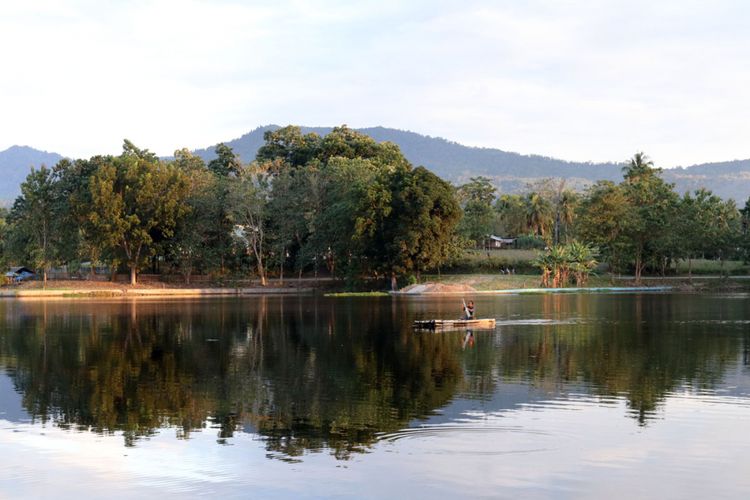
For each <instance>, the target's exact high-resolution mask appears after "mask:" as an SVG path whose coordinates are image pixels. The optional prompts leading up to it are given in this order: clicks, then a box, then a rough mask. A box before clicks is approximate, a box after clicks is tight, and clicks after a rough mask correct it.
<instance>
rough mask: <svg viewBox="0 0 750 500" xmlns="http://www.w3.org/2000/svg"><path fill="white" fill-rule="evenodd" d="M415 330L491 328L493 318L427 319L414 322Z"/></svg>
mask: <svg viewBox="0 0 750 500" xmlns="http://www.w3.org/2000/svg"><path fill="white" fill-rule="evenodd" d="M414 328H415V329H417V330H459V329H471V328H477V329H493V328H495V319H494V318H490V319H427V320H418V321H415V322H414Z"/></svg>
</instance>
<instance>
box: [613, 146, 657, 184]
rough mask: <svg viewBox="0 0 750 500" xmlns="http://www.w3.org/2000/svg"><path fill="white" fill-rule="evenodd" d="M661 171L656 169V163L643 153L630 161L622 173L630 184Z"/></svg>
mask: <svg viewBox="0 0 750 500" xmlns="http://www.w3.org/2000/svg"><path fill="white" fill-rule="evenodd" d="M659 171H661V169H657V168H655V167H654V162H653V161H651V159H650V158H649V157H648V156H647V155H646V153H644V152H642V151H641V152H638V153H636V154H635V155H633V157H632V158H631V159H630V161H629V162H628V163H627V164H626V165H625V166H624V167H622V173H623V175H624V176H625V179H626V180H627V181H628V182H630V181H632V180H635V179H638V178H640V177H645V176H648V175H652V174H654V173H656V172H659Z"/></svg>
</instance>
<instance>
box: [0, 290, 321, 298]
mask: <svg viewBox="0 0 750 500" xmlns="http://www.w3.org/2000/svg"><path fill="white" fill-rule="evenodd" d="M314 290H315V289H314V288H130V289H128V288H61V289H38V288H37V289H25V290H24V289H21V290H0V299H4V298H7V299H33V298H83V299H97V298H139V297H145V298H170V297H180V298H182V297H184V298H195V297H209V296H211V297H218V296H224V297H232V296H234V297H239V296H247V295H305V294H309V293H312V292H314Z"/></svg>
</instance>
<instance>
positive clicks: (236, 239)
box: [2, 127, 461, 284]
mask: <svg viewBox="0 0 750 500" xmlns="http://www.w3.org/2000/svg"><path fill="white" fill-rule="evenodd" d="M265 139H266V143H265V145H264V146H263V147H261V148H260V150H259V152H258V158H257V161H255V162H253V163H251V164H249V165H246V164H243V163H242V162H241V161H240V160H239V158H238V157H237V156H236V155H235V154H234V153H233V152H232V150H231V148H229V147H227V146H226V145H223V144H220V145H219V146H217V148H216V158H215V159H214V160H212V161H211V162H209V163H208V164H205V162H204V161H203V160H202V159H201V158H199V157H197V156H194V155H192V154H191V153H190V152H189V151H187V150H180V151H177V152H176V153H175V158H174V159H173V160H170V161H165V160H161V159H159V158H157V157H156V156H155V155H154V154H152V153H150V152H149V151H148V150H141V149H138V148H137V147H135V146H134V145H133V144H132V143H130V142H129V141H125V144H124V147H123V152H122V154H121V155H119V156H116V157H115V156H95V157H92V158H90V159H88V160H76V161H70V160H61V161H60V162H58V163H57V165H56V166H55V167H54V168H53V169H48V168H46V167H42V168H40V169H39V170H32V172H31V174H30V175H29V176H28V178H27V179H26V181H25V182H24V183H23V185H22V195H21V196H19V197H18V199H17V200H16V202H15V204H14V206H13V208H12V210H11V211H10V214H9V215H8V217H7V220H8V223H9V225H8V227H7V228H6V227H3V228H2V230H3V231H2V233H3V236H4V238H3V244H4V250H5V251H4V257H5V258H6V260H7V261H8V262H15V263H19V264H20V263H23V264H25V265H30V266H33V267H35V268H36V269H39V270H41V271H42V273H43V275H44V276H45V279H46V273H47V271H48V270H49V269H51V268H53V267H57V266H60V265H63V264H65V265H66V266H67V267H68V269H75V268H77V267H80V263H81V262H87V263H89V262H90V263H91V269H92V270H93V269H94V267H95V266H96V265H98V264H102V263H103V264H107V265H108V267H109V268H110V269H112V270H113V272H114V271H115V270H116V269H117V268H118V267H120V266H124V267H127V269H128V270H129V271H130V276H131V283H135V282H136V279H137V278H136V276H137V272H138V271H139V270H140V269H144V268H146V267H148V266H151V267H153V268H158V269H160V270H172V271H175V272H179V273H182V274H183V275H184V277H185V280H186V281H189V279H190V276H191V275H192V274H193V273H194V272H196V271H199V272H203V273H212V274H214V275H216V276H226V275H228V274H230V273H234V274H242V273H243V272H247V271H248V270H249V269H254V272H255V273H257V276H258V277H259V279H260V281H261V283H262V284H265V282H266V275H267V273H268V268H269V267H270V266H273V268H274V269H278V272H279V275H281V276H283V272H284V269H285V268H286V269H294V270H297V271H298V272H300V273H301V272H302V271H304V270H314V271H316V272H317V269H318V268H319V267H323V266H324V267H326V268H327V270H328V272H330V274H332V275H335V276H343V277H347V278H350V279H352V280H356V279H360V278H363V277H373V276H374V277H384V276H390V275H409V274H419V272H420V271H422V270H424V269H431V268H434V267H435V266H439V265H440V264H441V263H442V262H443V261H444V260H445V259H446V258H447V257H448V256H449V255H450V253H451V252H452V251H454V250H455V248H456V241H455V228H456V225H457V224H458V222H459V219H460V217H461V210H460V207H459V205H458V203H457V201H456V198H455V195H454V189H453V187H452V186H451V185H449V184H448V183H446V182H445V181H443V180H441V179H440V178H438V177H437V176H435V175H434V174H432V173H431V172H429V171H428V170H426V169H425V168H423V167H418V168H413V167H412V166H411V165H410V164H409V162H408V161H406V159H405V158H404V157H403V155H402V154H401V152H400V151H399V149H398V147H396V146H395V145H393V144H390V143H377V142H375V141H374V140H373V139H371V138H369V137H367V136H365V135H362V134H360V133H357V132H354V131H352V130H350V129H348V128H346V127H339V128H336V129H334V130H333V131H332V132H331V133H330V134H328V135H326V136H325V137H320V136H318V135H316V134H306V135H303V134H302V133H301V132H300V130H299V128H297V127H287V128H284V129H279V130H276V131H269V132H268V133H266V136H265Z"/></svg>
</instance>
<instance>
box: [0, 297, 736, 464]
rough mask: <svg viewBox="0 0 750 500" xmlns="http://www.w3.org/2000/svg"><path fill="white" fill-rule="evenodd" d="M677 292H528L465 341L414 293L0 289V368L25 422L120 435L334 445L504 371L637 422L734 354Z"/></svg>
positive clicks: (732, 315)
mask: <svg viewBox="0 0 750 500" xmlns="http://www.w3.org/2000/svg"><path fill="white" fill-rule="evenodd" d="M488 300H489V299H488ZM492 300H494V302H492V303H488V304H481V307H482V310H483V311H492V310H494V311H495V315H496V316H498V317H499V318H502V316H503V315H504V314H505V313H506V311H507V308H508V307H509V306H508V304H507V303H504V302H502V301H500V300H498V299H492ZM519 300H520V299H519ZM695 300H696V299H690V298H688V299H687V300H684V299H675V298H669V296H664V297H661V298H654V297H648V296H644V297H638V296H635V297H633V296H630V297H621V298H618V297H609V298H606V297H597V296H587V295H577V296H561V295H547V296H541V297H533V298H529V299H523V300H521V301H520V302H517V303H515V304H514V305H513V308H514V311H516V312H517V313H518V314H520V315H521V316H523V317H531V318H542V319H545V320H549V321H547V322H546V323H540V324H531V325H524V326H522V327H518V326H516V327H513V326H507V327H505V326H502V324H501V326H500V329H499V331H498V332H496V333H492V332H474V333H473V335H472V336H471V343H469V341H468V340H467V338H468V337H467V335H466V332H460V331H459V332H450V333H441V334H434V333H433V334H419V333H415V332H412V331H411V329H410V325H411V322H412V320H413V319H414V318H415V315H416V314H418V311H417V309H418V308H419V307H420V306H419V305H415V304H414V303H411V302H408V301H397V300H392V299H390V298H388V299H374V300H367V301H362V300H359V301H358V300H349V301H342V300H335V299H325V298H315V297H302V298H295V297H275V298H268V297H261V298H256V299H252V300H249V299H248V300H241V299H236V300H235V299H226V300H221V299H213V300H195V301H182V302H159V301H141V302H120V301H113V302H96V303H95V302H83V301H79V302H20V301H8V302H4V303H2V304H0V328H2V330H0V368H3V369H5V371H6V372H7V373H9V374H10V376H11V377H12V379H13V380H14V383H15V386H16V389H17V390H18V391H19V392H20V393H21V394H22V397H23V405H24V407H25V408H26V410H27V411H28V412H29V414H31V416H32V417H33V418H34V419H35V420H36V421H39V422H53V423H54V424H55V425H59V426H61V427H64V428H71V429H77V430H87V431H94V432H98V433H113V432H116V431H121V432H122V433H123V435H124V439H125V444H126V445H128V446H131V445H133V444H134V443H135V442H136V441H137V440H138V439H139V438H143V437H148V436H150V435H152V434H153V433H155V432H156V431H158V430H160V429H165V428H170V429H175V432H176V434H177V437H179V438H188V437H189V436H190V435H191V433H192V432H196V431H204V432H206V431H208V429H215V430H212V431H211V432H216V433H217V435H218V442H220V443H224V442H227V440H228V439H230V438H231V437H232V436H233V435H234V433H236V432H238V431H242V432H252V433H257V434H258V435H260V436H262V438H263V440H264V441H265V445H266V447H267V449H268V451H269V454H270V456H275V457H278V458H282V459H288V460H294V459H297V458H298V457H300V456H301V455H303V454H304V453H305V452H308V451H322V450H330V451H331V453H333V454H334V455H335V456H336V457H338V458H342V459H346V458H349V457H350V456H351V454H352V453H356V452H362V451H366V449H367V448H368V447H369V446H371V445H372V444H373V443H375V442H376V441H377V439H378V436H379V435H380V434H381V433H389V432H394V431H397V430H399V429H402V428H403V427H405V426H407V425H409V422H410V421H412V420H414V419H420V418H425V417H427V416H429V415H431V414H433V413H434V412H435V411H436V410H438V409H440V408H443V407H445V406H446V405H447V404H448V403H449V401H451V400H452V399H454V398H456V397H463V398H483V399H486V400H489V399H490V398H491V397H492V395H493V394H496V393H498V392H502V391H503V387H504V384H506V383H517V382H522V383H524V384H528V385H531V386H534V387H536V388H539V389H542V390H544V391H546V392H547V393H549V394H552V395H553V396H557V395H559V394H563V393H564V392H565V391H566V387H570V386H571V385H572V384H575V386H576V388H577V390H587V391H589V392H590V393H591V394H593V395H595V396H603V397H604V396H606V397H624V398H626V400H627V402H628V405H629V408H630V409H631V412H632V416H633V417H634V418H636V419H637V421H638V422H640V423H641V424H644V425H645V424H646V423H647V422H648V421H649V418H650V416H653V414H654V412H655V411H657V410H658V407H659V405H660V404H661V402H663V401H664V399H665V398H666V397H667V396H668V395H669V393H670V392H672V391H675V390H678V389H679V388H680V387H682V386H684V385H686V384H687V385H689V386H691V387H694V388H711V387H713V386H715V384H717V383H719V382H720V381H721V378H722V375H723V374H724V372H725V371H726V369H727V367H728V366H730V365H731V364H732V363H736V362H737V360H738V358H741V356H742V353H743V352H745V353H746V352H747V345H748V334H747V333H740V334H738V333H737V331H738V330H737V329H736V328H735V329H734V330H731V329H729V330H727V329H719V328H717V327H716V325H715V324H714V323H711V322H708V321H702V322H701V321H694V320H696V319H698V320H699V319H700V318H703V317H708V316H707V314H708V313H707V312H706V311H704V310H703V309H699V310H695V309H690V307H691V305H692V307H695V303H696V302H695ZM746 305H747V301H735V302H731V301H730V302H726V303H724V304H723V305H720V306H718V307H719V308H718V309H716V307H717V306H716V304H713V305H712V308H713V309H711V313H710V317H712V318H714V317H717V315H718V317H719V318H726V319H729V320H735V319H738V318H740V319H742V318H744V319H747V317H746V315H747V312H745V311H746V310H747V308H746V307H745V306H746ZM446 307H447V306H446ZM493 307H494V309H492V308H493ZM686 307H687V310H686ZM437 309H438V310H440V307H438V308H437ZM558 320H559V321H558ZM743 332H744V330H743ZM474 342H476V343H475V344H474ZM470 346H471V347H470Z"/></svg>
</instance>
